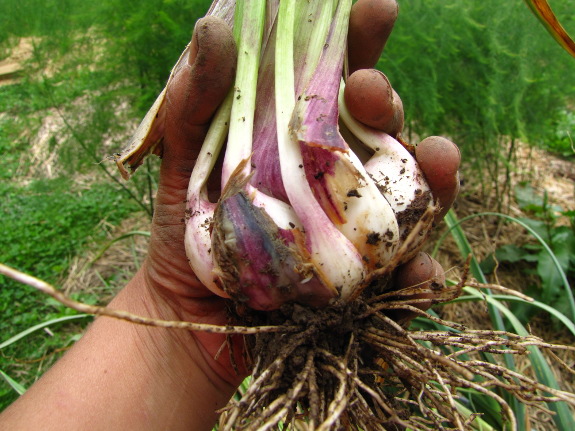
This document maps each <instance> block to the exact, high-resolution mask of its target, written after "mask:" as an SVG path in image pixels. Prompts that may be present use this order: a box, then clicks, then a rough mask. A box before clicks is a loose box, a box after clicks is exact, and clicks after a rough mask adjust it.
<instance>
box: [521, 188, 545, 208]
mask: <svg viewBox="0 0 575 431" xmlns="http://www.w3.org/2000/svg"><path fill="white" fill-rule="evenodd" d="M515 199H516V200H517V204H518V205H519V208H521V209H523V210H525V209H530V210H532V211H537V210H540V209H541V208H543V206H544V201H543V197H541V196H540V195H538V194H537V193H536V192H535V189H534V188H533V187H532V186H531V184H528V183H522V184H518V185H517V186H516V187H515Z"/></svg>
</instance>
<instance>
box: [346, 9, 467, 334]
mask: <svg viewBox="0 0 575 431" xmlns="http://www.w3.org/2000/svg"><path fill="white" fill-rule="evenodd" d="M397 14H398V7H397V2H396V1H395V0H359V1H358V2H357V3H356V4H355V5H354V6H353V8H352V16H351V19H350V32H349V40H348V48H349V50H350V53H349V55H348V61H349V66H348V69H349V73H350V75H351V74H352V73H353V72H356V71H358V70H361V69H364V70H362V71H361V76H362V78H359V79H365V80H366V81H369V80H371V79H379V80H382V81H385V82H383V85H379V86H373V85H369V84H370V83H369V84H368V87H370V90H368V91H365V90H364V89H362V88H361V86H360V85H357V82H359V81H357V80H356V82H354V83H353V85H348V86H347V87H346V92H350V94H348V93H346V101H347V100H351V101H355V103H350V104H348V109H349V111H350V113H351V114H352V115H353V116H354V117H355V118H356V119H357V120H358V121H360V122H364V123H365V124H367V125H369V126H371V127H375V128H378V129H380V130H382V131H385V132H386V133H389V134H391V135H392V136H394V137H397V138H398V139H401V137H400V135H401V132H402V129H403V105H402V103H401V99H400V98H399V96H398V94H397V93H396V92H395V91H394V90H393V89H392V88H391V83H390V82H389V81H388V80H387V78H386V77H385V75H383V74H381V73H380V72H377V71H375V70H373V69H372V68H374V67H375V65H376V63H377V61H378V60H379V58H380V56H381V53H382V51H383V49H384V47H385V45H386V43H387V40H388V38H389V35H390V33H391V31H392V29H393V24H394V22H395V19H396V18H397ZM366 17H369V19H366ZM355 76H358V75H357V74H356V75H355ZM366 77H367V78H366ZM374 88H384V89H385V88H386V90H385V91H382V92H381V93H382V94H379V92H377V91H373V89H374ZM386 98H389V99H388V100H383V99H386ZM415 159H416V161H417V162H418V164H419V167H420V169H421V170H422V172H423V174H424V176H425V178H426V180H427V182H428V185H429V187H430V189H431V191H432V194H433V196H434V197H435V199H436V201H437V203H438V206H439V211H438V212H437V214H436V216H435V223H439V222H440V221H441V220H442V219H443V217H444V216H445V214H446V213H447V211H449V209H450V208H451V206H452V205H453V203H454V201H455V198H456V197H457V194H458V192H459V164H460V162H461V155H460V152H459V148H458V147H457V146H456V145H455V144H454V143H453V142H451V141H449V140H447V139H445V138H442V137H429V138H426V139H424V140H423V141H421V142H420V143H419V144H418V145H417V146H416V148H415ZM394 283H395V285H394V287H393V288H394V289H397V290H399V289H405V288H409V287H412V286H420V287H429V288H430V289H431V292H430V293H423V294H417V295H413V296H412V297H413V299H416V300H421V299H429V301H424V302H418V303H414V306H416V307H417V308H420V309H421V310H424V311H425V310H427V309H428V308H429V307H431V305H432V300H433V299H437V298H438V297H439V296H441V294H440V293H439V292H440V291H441V287H445V274H444V270H443V268H442V267H441V265H440V264H439V263H438V262H437V261H435V259H433V258H431V257H430V256H429V255H428V254H427V253H424V252H420V253H418V254H417V255H416V256H415V257H413V258H412V259H411V260H410V261H409V262H406V263H405V264H404V265H401V266H400V267H399V268H398V269H397V270H396V272H395V278H394ZM389 315H390V316H391V317H392V318H393V319H395V320H397V321H398V322H400V323H402V324H409V322H410V321H411V320H412V319H413V318H415V317H416V314H415V313H414V312H411V311H407V310H405V311H403V310H397V311H394V312H390V313H389Z"/></svg>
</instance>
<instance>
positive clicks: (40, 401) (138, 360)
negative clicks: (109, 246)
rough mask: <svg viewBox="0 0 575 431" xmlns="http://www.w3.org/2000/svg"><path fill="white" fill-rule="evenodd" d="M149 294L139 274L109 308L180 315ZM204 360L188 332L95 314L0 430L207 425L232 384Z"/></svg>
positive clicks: (5, 417)
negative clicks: (77, 339) (70, 346)
mask: <svg viewBox="0 0 575 431" xmlns="http://www.w3.org/2000/svg"><path fill="white" fill-rule="evenodd" d="M149 295H151V293H149V292H148V291H147V289H145V288H144V280H143V276H142V273H141V272H140V273H138V275H136V277H135V278H134V279H133V280H132V281H131V282H130V283H129V284H128V286H127V287H126V288H125V289H123V290H122V291H121V292H120V293H119V294H118V296H117V297H116V298H115V299H114V300H113V301H112V303H111V304H110V306H111V307H113V308H116V309H122V310H127V311H130V312H132V313H135V314H140V315H147V316H152V317H161V318H164V319H177V318H178V317H177V316H173V315H169V313H170V312H169V311H168V310H167V309H168V307H166V310H164V309H162V310H158V309H157V307H153V308H152V307H150V305H149V304H152V303H154V301H150V300H149V298H148V296H149ZM203 358H204V356H203V355H202V353H201V352H200V350H199V347H198V346H197V344H196V342H195V339H194V337H193V335H192V334H191V333H189V332H187V331H183V330H174V329H163V328H155V327H146V326H140V325H135V324H133V323H128V322H124V321H120V320H116V319H111V318H107V317H100V318H98V319H96V321H95V322H94V323H93V324H92V325H91V326H90V328H89V329H88V330H87V332H86V334H85V335H84V336H83V337H82V339H81V340H80V341H79V342H78V343H77V344H76V345H75V346H74V347H73V348H72V349H71V350H70V351H69V352H68V353H67V354H66V355H65V356H64V357H63V358H62V359H61V360H60V361H59V362H58V363H57V364H56V365H55V366H54V367H53V368H52V369H51V370H50V371H48V372H47V373H46V374H45V375H44V376H43V377H42V378H41V379H40V380H39V381H38V382H37V383H36V384H35V385H33V386H32V387H31V388H30V389H29V390H28V391H27V392H26V393H25V394H24V395H23V396H22V397H21V398H20V399H19V400H18V401H16V402H15V403H14V404H13V405H12V406H10V407H9V408H8V409H7V410H6V411H5V412H4V413H3V414H2V415H1V416H0V430H8V429H10V430H13V429H18V430H26V429H30V430H37V429H43V430H50V429H58V430H68V429H69V430H72V429H73V430H77V429H91V430H98V429H106V430H114V429H121V430H130V429H138V430H154V429H170V430H177V429H186V430H190V429H193V430H204V429H205V430H209V429H211V428H212V426H213V424H214V423H215V420H216V417H217V416H216V413H215V411H216V410H217V409H219V408H221V407H223V406H224V405H225V403H226V402H227V400H228V399H229V398H230V396H231V395H232V394H233V392H234V390H235V388H234V387H233V385H230V384H228V383H226V382H224V381H223V380H221V379H220V378H219V377H218V376H217V374H216V373H214V372H213V370H211V368H210V367H209V366H208V365H206V363H205V361H204V359H203Z"/></svg>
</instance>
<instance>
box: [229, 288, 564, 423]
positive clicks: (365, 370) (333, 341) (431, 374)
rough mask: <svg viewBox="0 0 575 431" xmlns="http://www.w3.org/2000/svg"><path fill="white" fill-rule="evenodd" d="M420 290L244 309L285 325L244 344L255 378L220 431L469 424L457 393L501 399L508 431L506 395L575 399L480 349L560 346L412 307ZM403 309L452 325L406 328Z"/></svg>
mask: <svg viewBox="0 0 575 431" xmlns="http://www.w3.org/2000/svg"><path fill="white" fill-rule="evenodd" d="M462 285H463V283H461V284H460V285H459V286H453V287H450V288H446V289H445V292H444V293H443V294H442V295H441V297H440V298H438V299H437V301H438V302H443V301H445V300H448V299H449V298H453V297H455V296H457V295H458V294H459V293H460V289H461V286H462ZM417 293H421V288H419V287H416V286H413V287H410V288H409V289H407V290H406V291H405V292H403V291H399V292H398V291H394V292H385V291H383V292H382V291H380V292H374V291H373V290H369V289H366V292H364V293H363V294H362V296H361V297H360V298H358V299H357V300H354V301H352V302H349V303H344V302H338V303H335V304H333V305H332V306H330V307H327V308H323V309H313V308H309V307H305V306H301V305H297V304H289V305H285V306H284V307H283V308H281V309H280V310H278V311H274V312H267V313H262V312H254V311H249V310H246V309H242V310H241V312H240V311H238V313H236V316H235V318H236V319H238V320H239V321H241V322H242V323H243V324H246V323H247V325H248V326H269V325H274V326H279V327H281V326H285V327H286V331H285V332H274V333H258V334H256V335H255V336H251V337H250V338H248V339H247V340H246V342H247V344H248V351H249V352H250V353H251V358H250V360H251V361H252V364H253V371H252V377H251V382H250V385H249V386H248V388H247V389H246V390H245V391H243V393H241V394H240V395H239V396H238V397H237V398H235V399H233V400H232V401H230V403H229V404H228V406H227V407H226V408H225V409H224V410H223V412H222V415H221V418H220V426H219V429H221V430H258V431H259V430H271V429H279V428H278V427H279V424H283V425H284V428H282V429H293V430H323V431H325V430H405V429H413V430H468V429H469V430H470V429H473V426H474V425H473V422H474V420H475V417H476V416H475V415H464V414H462V413H460V409H458V406H459V405H461V403H462V402H463V403H464V402H465V400H464V399H463V398H461V396H460V395H458V392H457V390H458V389H463V390H467V391H469V390H471V391H475V392H476V393H478V394H482V395H485V396H488V397H490V398H491V399H492V400H494V401H495V402H497V403H498V404H499V405H500V406H501V411H502V414H503V415H504V416H505V418H506V420H507V421H509V422H510V425H511V429H514V426H515V421H514V417H513V413H512V411H511V408H510V407H509V405H508V404H507V403H506V401H505V399H504V398H505V396H506V395H507V394H511V395H512V396H514V397H516V398H518V399H520V400H521V401H523V402H527V403H530V404H537V403H539V404H541V405H543V403H544V402H546V401H557V400H559V399H562V400H565V401H567V402H569V403H570V404H571V405H575V396H573V395H572V394H568V393H563V392H561V391H555V390H553V391H552V392H551V394H549V393H546V392H548V391H549V388H546V387H544V386H542V385H540V384H539V383H537V382H536V381H534V380H532V379H530V378H527V377H524V376H521V375H518V374H517V373H514V372H511V371H509V370H507V369H506V368H505V367H503V366H499V365H497V363H490V362H486V361H483V360H481V355H482V354H491V355H500V354H502V353H503V352H504V351H505V352H508V353H509V352H512V353H514V354H516V355H522V354H526V353H527V347H528V346H531V345H539V346H542V347H554V346H545V343H544V342H543V341H542V340H540V339H537V338H536V337H519V336H517V335H514V334H509V333H503V332H498V331H492V330H471V329H467V328H465V327H464V326H463V325H459V324H456V323H453V322H447V321H443V320H441V319H438V318H435V317H433V316H430V315H428V314H427V313H425V312H423V311H421V310H420V309H418V308H417V307H416V306H414V300H413V295H414V294H417ZM402 297H403V299H402ZM237 308H238V309H241V307H237ZM398 310H404V311H405V312H410V313H415V314H419V315H424V316H426V317H427V318H429V319H431V320H435V321H436V322H437V323H440V324H442V325H444V326H446V327H447V329H446V330H445V331H436V330H434V331H409V330H407V329H406V328H405V327H404V326H403V325H401V324H399V323H397V321H396V320H394V319H391V318H390V316H394V317H396V316H397V315H398ZM294 327H295V328H299V330H298V331H294V330H293V329H294ZM287 328H289V331H288V330H287ZM504 349H507V350H504ZM504 394H505V395H504ZM542 409H543V410H544V408H542Z"/></svg>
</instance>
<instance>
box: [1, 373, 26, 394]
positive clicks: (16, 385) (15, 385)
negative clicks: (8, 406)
mask: <svg viewBox="0 0 575 431" xmlns="http://www.w3.org/2000/svg"><path fill="white" fill-rule="evenodd" d="M0 376H2V377H3V378H4V380H6V382H7V383H8V384H9V385H10V387H12V389H14V390H15V391H16V392H18V395H22V394H23V393H24V392H26V388H25V387H24V386H22V385H21V384H20V383H18V382H17V381H16V380H14V379H13V378H12V377H10V376H9V375H8V374H6V373H5V372H4V371H2V370H0Z"/></svg>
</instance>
